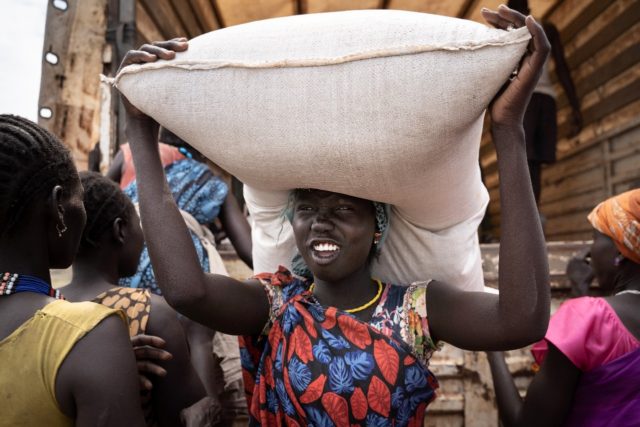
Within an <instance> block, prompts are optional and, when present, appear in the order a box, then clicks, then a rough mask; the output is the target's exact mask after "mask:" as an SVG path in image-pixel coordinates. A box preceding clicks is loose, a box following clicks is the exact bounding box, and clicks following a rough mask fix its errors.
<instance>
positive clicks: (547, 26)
mask: <svg viewBox="0 0 640 427" xmlns="http://www.w3.org/2000/svg"><path fill="white" fill-rule="evenodd" d="M544 32H545V34H546V35H547V38H548V39H549V42H550V43H551V55H552V56H553V62H554V63H555V64H556V74H557V76H558V80H559V81H560V84H561V85H562V88H563V89H564V92H565V94H566V95H567V99H568V100H569V105H571V109H572V110H573V111H572V116H571V129H570V131H569V137H574V136H576V135H577V134H579V133H580V131H581V130H582V114H581V113H580V101H579V100H578V95H577V93H576V88H575V86H574V85H573V79H572V78H571V71H570V70H569V65H568V64H567V59H566V57H565V56H564V47H563V46H562V40H561V39H560V33H558V29H557V28H556V27H555V25H553V24H552V23H550V22H545V23H544Z"/></svg>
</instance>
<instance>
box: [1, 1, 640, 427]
mask: <svg viewBox="0 0 640 427" xmlns="http://www.w3.org/2000/svg"><path fill="white" fill-rule="evenodd" d="M483 16H484V18H485V19H486V20H487V22H489V23H490V24H492V25H494V26H496V27H497V28H503V29H506V28H510V27H522V26H526V27H527V28H528V30H529V31H530V33H531V35H532V40H531V42H530V46H529V49H528V51H527V54H526V55H525V57H524V58H523V60H522V63H521V65H520V71H519V73H518V75H517V77H516V78H513V79H511V81H509V82H508V84H507V85H506V87H505V88H504V90H502V91H501V92H500V93H499V94H498V95H497V97H496V98H495V99H494V100H493V102H492V103H491V105H490V107H489V113H490V117H491V130H492V136H493V142H494V145H495V148H496V152H497V162H498V170H499V175H500V205H501V209H500V212H501V214H500V215H501V242H500V243H501V244H500V273H499V290H500V292H499V294H494V293H485V292H468V291H463V290H460V289H458V287H456V286H455V285H456V284H455V283H442V282H439V281H435V280H429V279H430V278H428V277H425V278H424V280H425V281H424V282H418V283H413V284H404V283H399V284H394V283H383V282H381V281H380V280H378V279H375V278H373V277H372V275H371V270H370V267H371V262H372V260H373V259H374V258H375V257H377V256H378V254H379V253H380V251H384V241H385V236H386V233H387V232H388V231H389V209H388V206H386V205H385V204H383V203H379V202H377V201H371V200H364V199H359V198H356V197H351V196H347V195H343V194H338V193H331V192H327V191H320V190H314V189H296V190H294V191H292V193H291V197H290V203H289V205H288V206H287V209H286V211H285V212H283V216H284V217H285V218H286V219H287V220H288V221H290V223H291V225H292V228H293V232H294V236H295V240H296V245H297V249H298V254H297V255H296V257H295V260H294V261H295V262H293V266H294V268H293V271H289V270H287V269H285V268H284V267H282V268H280V269H279V270H278V271H276V272H262V273H260V274H257V275H255V276H254V277H252V278H249V279H247V280H244V281H241V280H236V279H233V278H231V277H229V275H228V274H226V270H225V268H224V264H223V263H222V260H221V258H220V256H219V254H218V253H217V252H216V249H215V245H216V243H215V238H214V237H213V234H212V232H211V230H210V228H209V225H210V224H211V223H212V222H213V221H214V220H215V219H216V218H219V220H220V222H221V224H222V226H223V229H224V231H225V233H226V235H227V236H228V237H229V238H230V240H231V242H232V243H233V245H234V247H235V249H236V251H237V253H238V255H239V257H240V258H241V259H242V260H243V261H245V262H246V263H247V265H249V266H250V265H251V263H252V259H251V240H250V231H251V230H250V228H249V225H248V222H247V220H246V218H245V216H244V214H243V213H242V211H241V210H240V209H239V207H238V203H237V201H236V200H235V199H234V198H233V196H232V195H230V194H229V192H228V188H227V185H226V184H225V183H224V182H223V181H222V180H221V179H220V178H218V177H216V176H215V175H214V174H213V173H212V171H211V169H210V168H209V167H208V166H207V164H206V159H203V158H202V157H201V156H200V155H199V153H198V152H197V151H195V150H194V149H193V148H192V147H189V146H188V144H186V143H185V142H184V141H181V140H180V139H179V138H177V137H176V136H175V135H173V134H171V132H169V131H168V130H164V129H163V130H162V131H161V130H160V127H159V125H158V124H157V123H156V122H155V121H154V120H153V119H152V118H150V117H148V116H146V115H145V114H144V113H143V112H141V111H140V110H138V109H136V108H135V107H134V106H133V105H131V104H129V103H128V102H127V100H126V99H123V102H124V106H125V112H126V121H127V130H126V135H127V138H128V141H129V144H126V145H123V146H122V147H121V151H120V152H119V153H118V154H117V156H116V157H115V160H114V162H113V166H112V167H111V169H110V170H109V172H108V173H107V176H102V175H100V174H99V173H95V172H81V173H78V171H77V169H76V167H75V165H74V163H73V160H72V158H71V156H70V153H69V150H68V149H67V148H66V147H65V146H64V145H63V144H62V143H61V142H60V141H59V140H58V139H57V138H56V137H55V136H53V135H52V134H51V133H49V132H47V131H46V130H44V129H43V128H41V127H39V126H37V125H36V124H34V123H32V122H30V121H29V120H26V119H23V118H20V117H17V116H11V115H1V116H0V171H2V172H0V174H2V175H3V177H2V179H1V180H0V269H1V270H2V272H3V273H2V279H1V282H0V360H1V361H2V367H1V368H0V390H1V391H0V393H1V395H2V396H3V397H4V398H5V402H6V405H5V409H4V411H3V415H2V417H0V425H7V426H9V425H10V426H20V425H29V426H31V425H52V426H68V425H78V426H96V425H102V426H116V425H117V426H122V425H126V426H144V425H147V426H155V425H158V426H177V425H186V426H203V425H246V424H247V423H248V424H249V425H265V426H276V425H299V426H302V425H312V426H333V425H335V426H350V425H368V426H386V425H399V426H419V425H422V424H423V420H424V418H425V412H426V411H427V406H428V405H429V403H430V402H432V401H433V400H434V399H435V398H436V390H437V388H438V380H437V379H436V377H435V376H434V374H433V373H432V372H431V371H430V369H429V360H430V358H431V356H432V354H433V353H434V352H435V351H437V350H438V349H439V348H440V346H441V344H440V343H441V342H447V343H449V344H452V345H454V346H456V347H459V348H462V349H467V350H474V351H487V352H489V360H490V365H491V370H492V373H493V376H494V382H495V388H496V395H497V403H498V408H499V412H500V417H501V419H502V422H503V423H504V425H575V426H592V425H593V426H597V425H620V426H622V425H634V422H636V423H637V421H638V420H640V381H630V378H631V379H633V378H635V379H640V370H639V367H640V363H639V362H640V353H639V352H640V311H639V310H638V304H639V302H640V190H635V191H631V192H628V193H625V194H622V195H620V196H617V197H614V198H612V199H610V200H607V201H605V202H603V203H602V204H600V205H598V206H597V207H596V208H595V209H594V211H593V212H592V213H591V215H590V216H589V221H590V222H591V224H592V225H593V227H594V229H595V231H594V242H593V246H592V248H591V252H590V256H591V258H590V259H591V264H590V265H591V267H592V268H593V273H594V276H595V277H596V278H597V279H598V282H599V283H600V286H601V287H602V288H603V289H604V290H606V291H609V292H612V293H614V295H613V296H610V297H605V298H591V297H584V298H578V299H574V300H571V301H569V302H567V303H565V304H564V305H563V306H562V307H561V308H560V310H559V311H558V312H557V313H556V314H555V315H554V316H553V318H552V319H551V321H550V322H549V313H550V295H549V275H548V265H547V258H546V257H547V255H546V248H545V240H544V236H543V233H542V228H541V225H540V218H539V215H538V210H537V206H536V196H535V195H534V191H533V190H532V185H531V180H530V174H529V171H528V165H529V166H530V161H529V163H528V160H527V143H526V140H525V135H526V133H525V129H524V128H523V122H524V121H525V117H526V114H527V113H526V111H527V107H528V105H529V100H530V98H531V96H532V93H533V91H534V88H535V87H536V84H537V82H538V79H539V78H540V75H541V74H542V72H543V67H544V64H545V62H546V60H547V56H548V54H549V51H550V44H549V41H548V39H547V36H546V35H545V30H544V29H543V27H542V26H541V25H540V24H538V23H537V22H536V21H535V20H534V19H533V18H531V17H530V16H528V17H525V15H523V14H521V13H519V12H517V11H514V10H511V9H509V8H507V7H504V6H501V7H500V8H499V9H498V10H497V11H495V12H494V11H489V10H483ZM186 49H188V43H187V42H186V40H184V39H175V40H171V41H166V42H157V43H153V44H150V45H144V46H143V47H141V48H140V49H139V50H134V51H130V52H129V53H128V54H127V55H126V56H125V59H124V61H123V64H122V66H123V67H124V66H127V65H130V64H137V63H146V62H154V61H156V60H158V59H164V60H171V59H172V58H174V56H175V53H176V52H181V51H185V50H186ZM158 141H160V143H159V142H158ZM143 229H144V233H143ZM69 266H72V270H73V276H72V279H71V282H70V283H69V284H67V285H66V286H64V287H61V288H58V289H54V288H53V287H52V286H51V276H50V272H49V270H50V269H52V268H67V267H69ZM235 336H239V337H240V338H239V340H238V339H236V337H235ZM536 342H537V344H535V345H534V347H533V349H534V354H535V357H536V360H537V361H538V363H539V364H540V371H539V372H538V374H537V375H536V377H535V379H534V380H533V382H532V384H531V386H530V388H529V391H528V393H527V396H526V398H525V399H524V400H523V399H521V398H520V395H519V394H518V391H517V389H516V387H515V385H514V383H513V381H512V379H511V376H510V374H509V370H508V368H507V366H506V364H505V361H504V357H503V355H502V353H501V352H502V351H506V350H510V349H516V348H521V347H525V346H527V345H530V344H532V343H536ZM244 394H246V400H245V396H243V395H244ZM427 416H428V415H427ZM634 420H635V421H634Z"/></svg>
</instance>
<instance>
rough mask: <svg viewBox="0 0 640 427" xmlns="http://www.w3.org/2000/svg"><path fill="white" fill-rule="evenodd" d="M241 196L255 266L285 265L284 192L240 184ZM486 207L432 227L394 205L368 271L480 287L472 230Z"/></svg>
mask: <svg viewBox="0 0 640 427" xmlns="http://www.w3.org/2000/svg"><path fill="white" fill-rule="evenodd" d="M244 198H245V201H246V203H247V207H248V208H249V211H250V212H251V216H250V217H249V220H250V221H251V238H252V244H253V247H252V248H253V269H254V271H255V272H256V273H258V272H265V271H276V270H277V269H278V266H280V265H284V266H285V267H287V268H289V269H290V268H291V260H292V258H293V256H294V255H295V254H296V251H297V249H296V243H295V239H294V237H293V229H292V228H291V224H290V223H289V221H288V220H287V219H286V218H285V217H284V216H283V214H282V213H283V211H284V210H285V209H286V207H287V203H288V201H289V192H288V191H264V190H257V189H255V188H252V187H250V186H248V185H245V187H244ZM485 208H486V204H485V205H482V206H481V208H480V209H479V210H478V212H476V213H475V214H474V215H472V216H471V217H470V218H468V219H466V220H465V221H462V222H461V223H459V224H455V225H453V226H451V227H448V228H446V229H443V230H439V231H431V230H427V229H425V228H422V227H418V226H416V225H415V224H412V223H411V222H410V221H408V220H407V219H406V218H404V217H403V216H402V214H401V213H400V212H399V211H398V209H396V208H395V207H393V208H392V209H391V219H390V224H391V227H390V229H389V233H388V236H387V238H386V240H385V242H384V245H383V246H382V250H381V252H380V255H379V256H378V258H377V259H375V260H374V262H373V265H372V275H373V277H376V278H379V279H380V280H382V281H384V282H385V283H396V284H405V285H408V284H411V283H413V282H416V281H423V280H428V279H435V280H438V281H440V282H443V283H448V284H451V285H453V286H457V287H458V288H460V289H464V290H468V291H483V290H484V287H483V285H484V280H483V275H482V263H481V258H480V246H479V244H478V233H477V230H478V224H479V223H480V221H481V220H482V217H483V216H484V211H485Z"/></svg>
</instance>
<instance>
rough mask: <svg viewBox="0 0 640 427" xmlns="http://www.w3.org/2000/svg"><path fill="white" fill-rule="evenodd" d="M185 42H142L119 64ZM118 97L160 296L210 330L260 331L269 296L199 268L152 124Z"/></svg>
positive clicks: (170, 52)
mask: <svg viewBox="0 0 640 427" xmlns="http://www.w3.org/2000/svg"><path fill="white" fill-rule="evenodd" d="M187 47H188V46H187V43H186V40H185V39H174V40H171V41H168V42H157V43H154V44H152V45H144V46H142V47H141V48H140V50H137V51H130V52H128V53H127V55H126V56H125V59H124V61H123V63H122V66H123V67H124V66H126V65H129V64H134V63H143V62H153V61H156V60H157V59H158V58H160V59H172V58H174V56H175V52H180V51H184V50H186V49H187ZM124 102H125V106H126V111H127V130H126V133H127V138H128V140H129V141H130V142H131V149H132V154H133V160H134V164H135V167H136V170H137V171H138V173H137V176H136V178H137V182H138V191H139V200H140V213H141V219H142V225H143V229H144V232H145V236H146V237H148V236H153V238H146V239H145V240H146V241H147V245H148V248H149V255H150V257H151V259H152V260H153V271H154V274H155V277H156V280H157V282H158V285H159V286H160V288H161V289H162V292H163V295H164V297H165V299H166V301H167V302H168V303H169V305H171V306H172V307H173V308H175V309H176V311H178V312H180V313H182V314H184V315H185V316H187V317H189V318H190V319H192V320H194V321H196V322H198V323H201V324H203V325H205V326H207V327H209V328H211V329H214V330H216V331H221V332H225V333H228V334H232V335H251V334H257V333H260V331H261V330H262V328H263V327H264V325H265V324H266V322H267V320H268V318H269V301H268V299H267V296H266V294H265V292H264V289H262V286H261V285H260V284H259V282H258V281H257V280H249V281H246V282H240V281H237V280H234V279H232V278H230V277H227V276H222V275H215V274H207V273H204V272H203V271H202V269H201V268H200V264H199V262H198V257H197V255H196V251H195V248H194V247H193V243H192V241H191V237H190V235H189V232H188V230H187V227H186V225H185V223H184V221H183V219H182V215H181V214H180V211H179V210H178V207H177V206H176V203H175V201H174V200H173V196H172V195H171V191H170V190H169V187H168V184H167V181H166V177H165V175H164V169H163V167H162V163H161V161H160V154H159V151H158V146H157V140H158V124H157V123H155V122H154V121H153V120H152V119H151V118H149V117H148V116H146V115H145V114H144V113H142V112H140V111H139V110H137V109H136V108H135V107H133V106H132V105H131V104H129V103H128V102H127V101H126V100H124ZM176 254H180V256H176ZM211 307H216V309H215V310H212V309H211ZM238 313H243V315H242V316H238Z"/></svg>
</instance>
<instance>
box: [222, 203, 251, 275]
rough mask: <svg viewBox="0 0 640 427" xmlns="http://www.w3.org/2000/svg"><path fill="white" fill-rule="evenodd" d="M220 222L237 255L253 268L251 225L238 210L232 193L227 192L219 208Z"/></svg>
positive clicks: (238, 207)
mask: <svg viewBox="0 0 640 427" xmlns="http://www.w3.org/2000/svg"><path fill="white" fill-rule="evenodd" d="M219 218H220V222H222V227H223V228H224V231H225V232H226V233H227V236H228V237H229V240H231V244H232V245H233V247H234V248H235V250H236V253H237V254H238V257H239V258H240V259H241V260H242V261H243V262H244V263H245V264H247V265H248V266H249V267H250V268H253V256H252V254H251V226H250V225H249V222H248V221H247V218H246V217H245V216H244V213H242V211H241V210H240V206H239V205H238V201H237V200H236V198H235V196H234V195H233V193H231V192H229V194H228V195H227V198H226V199H225V201H224V203H223V204H222V209H221V210H220V215H219Z"/></svg>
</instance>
